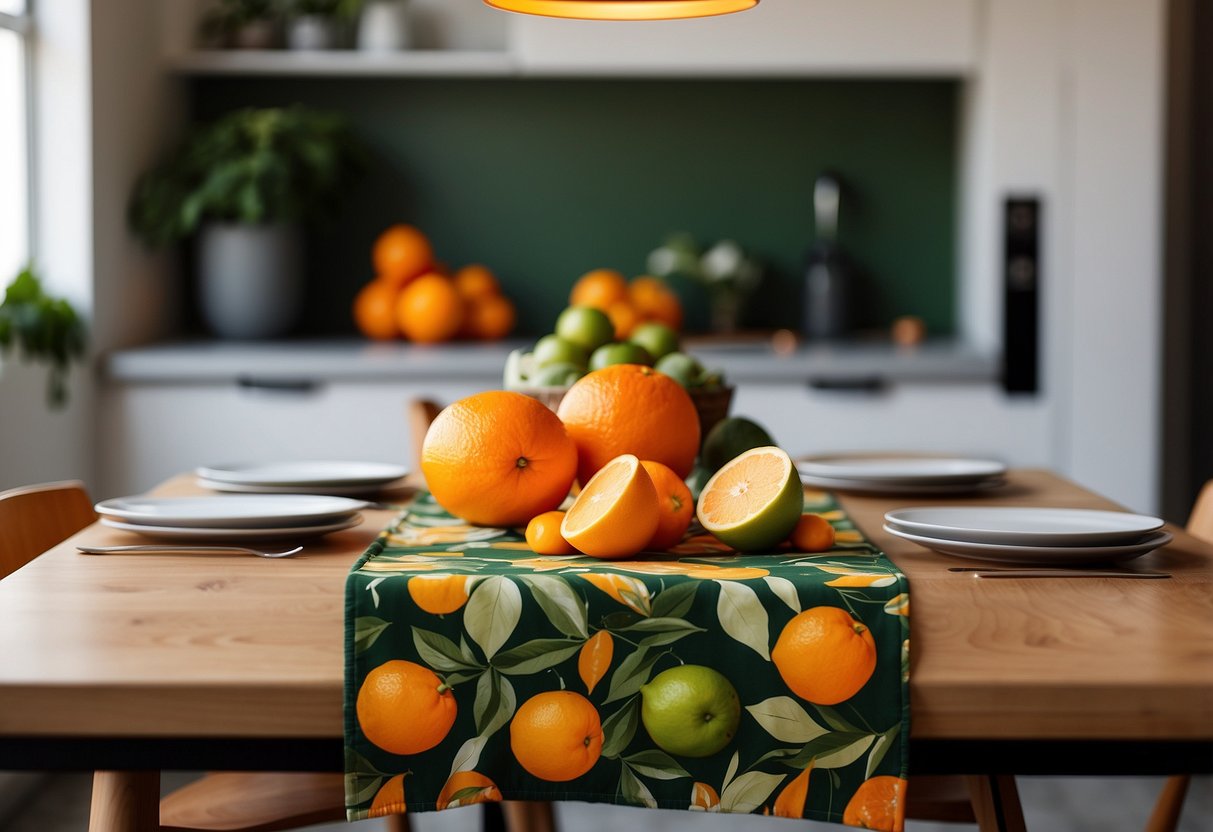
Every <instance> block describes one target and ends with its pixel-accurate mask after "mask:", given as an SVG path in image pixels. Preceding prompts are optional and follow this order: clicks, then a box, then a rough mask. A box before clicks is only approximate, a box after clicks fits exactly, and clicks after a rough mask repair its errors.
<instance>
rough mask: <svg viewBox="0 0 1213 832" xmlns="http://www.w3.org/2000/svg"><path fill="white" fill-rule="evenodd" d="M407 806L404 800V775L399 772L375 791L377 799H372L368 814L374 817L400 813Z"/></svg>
mask: <svg viewBox="0 0 1213 832" xmlns="http://www.w3.org/2000/svg"><path fill="white" fill-rule="evenodd" d="M407 808H408V807H407V806H406V805H405V802H404V775H403V774H397V775H396V776H395V777H392V778H391V779H389V780H388V781H387V782H386V783H384V784H383V785H382V786H380V787H379V791H377V792H375V799H374V800H372V801H371V808H370V811H369V812H368V813H367V814H368V815H369V816H370V817H372V818H381V817H383V816H384V815H396V814H400V813H402V812H404V811H405V810H406V809H407Z"/></svg>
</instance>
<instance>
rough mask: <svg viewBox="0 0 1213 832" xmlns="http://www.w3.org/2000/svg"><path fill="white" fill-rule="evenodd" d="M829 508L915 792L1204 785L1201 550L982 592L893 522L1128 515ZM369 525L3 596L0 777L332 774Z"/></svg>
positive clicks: (78, 558)
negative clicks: (971, 515)
mask: <svg viewBox="0 0 1213 832" xmlns="http://www.w3.org/2000/svg"><path fill="white" fill-rule="evenodd" d="M151 493H153V494H156V495H159V496H170V495H188V494H197V493H202V489H200V488H199V487H198V486H196V485H195V484H194V482H193V478H192V477H189V476H185V475H183V476H180V477H177V478H174V479H172V480H170V481H168V482H167V483H165V484H163V485H162V486H160V487H158V488H156V489H155V490H154V491H153V492H151ZM395 496H396V497H405V496H407V495H406V494H404V493H401V494H397V495H395ZM839 497H840V501H841V503H842V505H843V507H844V508H845V509H846V511H847V512H849V513H850V515H851V517H852V518H853V519H854V521H855V522H856V524H857V525H858V526H859V528H860V529H861V530H862V531H863V533H864V534H865V535H867V537H868V538H869V539H871V540H872V541H873V542H874V543H875V544H876V545H877V546H879V547H880V548H882V549H883V550H884V551H885V552H886V553H888V555H889V556H890V557H891V558H892V560H893V561H894V562H895V563H896V564H897V565H898V566H899V567H900V568H901V569H902V570H903V571H904V572H905V574H906V575H907V576H908V578H909V582H910V598H911V601H910V603H911V607H912V609H911V616H910V622H911V623H910V627H911V635H910V644H911V670H910V696H911V745H910V768H911V771H912V772H914V773H932V774H950V773H957V774H959V773H974V772H981V773H1000V774H1091V775H1097V774H1107V775H1114V774H1167V773H1182V772H1210V771H1213V546H1211V545H1209V544H1208V543H1204V542H1201V541H1199V540H1197V539H1195V538H1193V537H1192V536H1190V535H1188V534H1186V533H1185V532H1184V531H1183V530H1182V529H1180V528H1176V527H1172V526H1168V531H1170V532H1171V533H1172V534H1173V535H1174V540H1173V541H1172V542H1171V543H1170V544H1169V545H1167V546H1166V547H1164V548H1162V549H1159V550H1156V551H1154V552H1151V553H1150V554H1148V555H1146V556H1144V557H1142V558H1139V559H1137V560H1134V561H1132V562H1130V563H1128V564H1126V565H1125V566H1124V568H1125V569H1129V570H1150V571H1162V572H1166V573H1168V574H1169V575H1170V576H1171V577H1169V578H1167V579H1162V580H1137V579H1124V578H1094V577H1083V578H1024V579H989V578H977V577H974V576H973V574H972V573H966V572H955V571H949V568H950V567H957V566H976V565H981V564H979V563H977V562H975V561H966V560H964V559H958V558H955V557H945V556H943V555H940V554H937V553H935V552H932V551H929V550H927V549H924V548H922V547H920V546H918V545H916V544H913V543H910V542H907V541H904V540H901V539H899V538H897V537H894V536H892V535H889V534H888V533H886V532H884V531H883V530H882V525H883V520H882V518H883V515H884V513H885V512H886V511H889V510H891V509H895V508H902V507H907V506H913V505H940V504H945V503H946V504H956V503H958V502H961V501H963V503H964V504H965V505H989V506H1055V507H1073V508H1092V509H1118V508H1119V507H1118V506H1116V505H1115V504H1113V503H1112V502H1110V501H1108V500H1106V499H1104V498H1102V497H1100V496H1098V495H1096V494H1094V493H1092V492H1090V491H1088V490H1086V489H1084V488H1082V487H1080V486H1079V485H1076V484H1074V483H1072V482H1070V481H1067V480H1065V479H1063V478H1062V477H1060V476H1058V475H1056V474H1053V473H1050V472H1048V471H1044V470H1015V471H1012V472H1011V473H1010V475H1009V477H1008V484H1007V485H1006V486H1005V487H1002V488H999V489H996V490H994V491H991V492H988V493H983V494H981V495H980V496H971V497H964V498H958V497H952V498H948V499H936V500H930V499H924V498H921V497H888V496H848V495H839ZM364 514H365V522H364V523H363V524H362V525H360V526H358V527H356V528H353V529H350V530H348V531H343V532H339V533H336V534H332V535H329V536H328V537H325V538H322V539H320V540H315V541H311V542H308V543H306V544H305V546H304V551H303V552H302V553H301V554H300V555H298V556H295V557H291V558H285V559H281V560H265V559H261V558H256V557H250V556H239V555H237V556H207V555H197V554H190V555H166V554H152V555H105V556H90V555H84V554H80V553H79V552H77V549H76V547H77V545H78V544H86V543H87V544H93V545H106V544H123V543H134V542H140V540H139V538H137V537H136V536H134V535H131V534H128V533H124V532H120V531H116V530H113V529H109V528H106V527H104V526H101V525H99V524H94V525H92V526H89V527H88V528H86V529H84V530H83V531H81V532H80V533H79V534H77V535H76V536H74V537H72V538H70V539H68V540H66V541H64V542H63V543H62V544H60V545H59V546H56V547H55V548H53V549H51V550H50V551H48V552H46V553H45V554H43V555H41V556H40V557H38V558H36V559H35V560H33V561H32V562H30V563H29V564H27V565H26V566H25V567H23V568H22V569H20V570H18V571H16V572H15V573H13V574H12V575H10V576H8V577H7V578H5V579H3V580H0V769H16V770H38V769H52V770H54V769H58V770H68V769H71V770H103V771H115V772H125V771H129V772H146V771H161V770H172V769H181V770H199V769H220V770H239V771H249V770H264V771H334V772H337V771H340V770H341V769H342V680H343V652H342V639H343V626H344V624H343V615H344V609H345V604H344V584H345V577H346V573H347V572H348V571H349V568H350V566H351V564H352V563H353V562H354V560H355V559H356V558H357V557H358V555H359V554H360V553H361V552H362V551H363V550H364V549H365V548H366V547H367V545H368V544H369V543H370V542H371V541H372V540H373V538H374V537H375V536H376V534H377V533H378V532H379V531H380V530H381V529H382V528H384V527H385V526H387V525H388V523H389V522H390V520H391V519H392V517H393V513H392V511H391V510H388V509H385V510H367V511H366V512H365V513H364ZM114 782H116V783H118V784H119V785H120V786H121V787H122V788H128V789H129V788H140V789H145V790H152V789H155V788H157V779H156V777H155V776H151V777H146V776H145V777H142V778H138V779H133V780H131V781H128V782H124V781H122V780H121V779H120V778H119V779H118V780H116V781H114ZM128 797H129V795H128ZM128 802H129V801H128ZM129 828H134V825H133V824H132V825H131V826H130V827H129ZM94 832H97V830H94Z"/></svg>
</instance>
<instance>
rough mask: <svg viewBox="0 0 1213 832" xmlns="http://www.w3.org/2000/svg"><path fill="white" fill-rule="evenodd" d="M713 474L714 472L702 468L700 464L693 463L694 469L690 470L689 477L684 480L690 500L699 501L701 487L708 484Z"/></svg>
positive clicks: (701, 491)
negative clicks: (689, 492)
mask: <svg viewBox="0 0 1213 832" xmlns="http://www.w3.org/2000/svg"><path fill="white" fill-rule="evenodd" d="M714 473H715V472H714V471H709V470H708V469H707V468H704V467H703V463H702V462H696V463H695V467H694V468H692V469H691V475H690V476H689V477H687V480H686V482H687V488H689V489H691V499H692V500H698V499H699V495H700V494H702V493H703V487H704V486H705V485H707V484H708V480H710V479H711V478H712V474H714Z"/></svg>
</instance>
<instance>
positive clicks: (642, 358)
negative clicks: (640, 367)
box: [590, 341, 653, 371]
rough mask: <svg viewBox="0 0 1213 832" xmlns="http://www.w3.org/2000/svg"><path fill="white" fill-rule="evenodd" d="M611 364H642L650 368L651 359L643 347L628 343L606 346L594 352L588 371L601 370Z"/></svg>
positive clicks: (621, 342)
mask: <svg viewBox="0 0 1213 832" xmlns="http://www.w3.org/2000/svg"><path fill="white" fill-rule="evenodd" d="M612 364H644V365H645V366H652V364H653V359H652V358H651V357H650V356H649V354H648V353H647V352H645V349H644V347H641V346H639V345H637V344H633V343H631V342H629V341H620V342H619V343H618V344H606V345H605V346H601V347H599V348H598V349H596V350H594V354H593V355H591V356H590V370H591V371H593V370H601V369H602V368H603V367H609V366H611V365H612Z"/></svg>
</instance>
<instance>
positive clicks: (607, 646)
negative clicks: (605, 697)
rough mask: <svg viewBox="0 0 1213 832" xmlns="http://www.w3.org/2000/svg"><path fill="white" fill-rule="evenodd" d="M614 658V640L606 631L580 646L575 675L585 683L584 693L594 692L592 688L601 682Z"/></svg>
mask: <svg viewBox="0 0 1213 832" xmlns="http://www.w3.org/2000/svg"><path fill="white" fill-rule="evenodd" d="M614 656H615V639H614V638H612V637H611V634H610V633H608V632H607V631H606V630H599V631H598V632H596V633H594V635H592V636H590V637H589V638H588V639H586V642H585V644H583V645H581V652H580V653H578V654H577V675H578V676H580V677H581V681H583V682H585V691H586V693H593V692H594V686H595V685H597V684H598V683H599V682H601V681H602V677H603V676H605V675H606V672H607V669H608V668H610V666H611V659H612V658H613V657H614Z"/></svg>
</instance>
